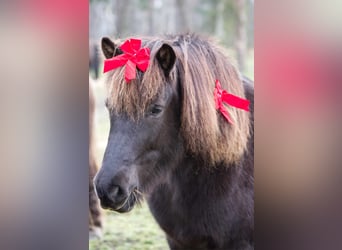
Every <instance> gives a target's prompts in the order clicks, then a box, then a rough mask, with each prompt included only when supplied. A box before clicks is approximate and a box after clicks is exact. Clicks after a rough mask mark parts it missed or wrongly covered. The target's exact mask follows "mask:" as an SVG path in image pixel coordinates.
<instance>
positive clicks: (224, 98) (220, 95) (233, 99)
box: [214, 80, 249, 124]
mask: <svg viewBox="0 0 342 250" xmlns="http://www.w3.org/2000/svg"><path fill="white" fill-rule="evenodd" d="M214 98H215V104H216V109H217V110H220V112H221V114H222V115H223V116H224V118H226V120H227V121H228V122H229V123H231V124H233V121H232V120H231V119H230V116H229V113H228V110H227V109H226V108H225V107H224V105H223V102H225V103H227V104H228V105H230V106H232V107H235V108H239V109H243V110H246V111H249V101H248V100H246V99H243V98H240V97H238V96H235V95H232V94H229V93H228V92H227V91H225V90H224V89H222V88H221V84H220V82H219V80H216V86H215V90H214Z"/></svg>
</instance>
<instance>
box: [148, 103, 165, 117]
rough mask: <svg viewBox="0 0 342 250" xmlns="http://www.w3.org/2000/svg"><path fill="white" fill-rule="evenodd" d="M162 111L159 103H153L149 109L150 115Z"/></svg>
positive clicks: (155, 114)
mask: <svg viewBox="0 0 342 250" xmlns="http://www.w3.org/2000/svg"><path fill="white" fill-rule="evenodd" d="M162 111H163V107H161V106H159V105H153V106H152V107H151V109H150V112H149V113H150V115H152V116H157V115H159V114H160V113H161V112H162Z"/></svg>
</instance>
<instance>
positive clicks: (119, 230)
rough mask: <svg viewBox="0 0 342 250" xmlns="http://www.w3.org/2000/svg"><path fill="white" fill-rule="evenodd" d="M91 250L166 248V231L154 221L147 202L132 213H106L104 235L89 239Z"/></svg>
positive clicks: (148, 249)
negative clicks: (97, 238)
mask: <svg viewBox="0 0 342 250" xmlns="http://www.w3.org/2000/svg"><path fill="white" fill-rule="evenodd" d="M89 249H90V250H105V249H106V250H107V249H115V250H128V249H129V250H150V249H151V250H152V249H153V250H165V249H168V246H167V243H166V240H165V236H164V233H163V232H162V230H161V229H160V228H159V226H158V225H157V223H156V222H155V221H154V219H153V217H152V215H151V213H150V211H149V209H148V207H147V205H146V203H143V204H142V206H141V207H135V208H134V209H133V210H132V211H131V212H130V213H127V214H118V213H115V212H110V211H108V212H106V213H105V225H104V235H103V239H101V240H91V241H89Z"/></svg>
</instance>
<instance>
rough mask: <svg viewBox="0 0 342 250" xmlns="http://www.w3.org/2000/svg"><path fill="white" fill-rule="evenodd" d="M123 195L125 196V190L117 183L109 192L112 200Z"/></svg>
mask: <svg viewBox="0 0 342 250" xmlns="http://www.w3.org/2000/svg"><path fill="white" fill-rule="evenodd" d="M122 196H125V192H124V190H123V189H122V188H121V187H120V186H117V185H115V186H113V187H112V189H111V191H110V192H109V197H110V198H111V199H112V200H116V199H120V198H121V197H122Z"/></svg>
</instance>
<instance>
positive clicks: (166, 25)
mask: <svg viewBox="0 0 342 250" xmlns="http://www.w3.org/2000/svg"><path fill="white" fill-rule="evenodd" d="M253 28H254V0H90V6H89V44H90V45H94V44H97V45H99V43H100V39H101V38H102V37H104V36H108V37H111V38H113V39H117V38H125V37H130V36H138V37H139V36H142V35H160V34H170V33H181V32H196V33H201V34H205V35H209V36H211V37H214V38H216V39H218V40H219V42H220V43H221V45H223V46H224V47H226V48H227V49H228V53H229V54H230V55H231V57H233V58H235V59H236V61H237V63H238V66H239V69H240V71H241V72H242V73H243V74H244V75H246V76H248V77H249V78H251V79H254V29H253ZM96 53H98V54H102V53H101V51H100V50H97V52H96ZM101 64H102V62H101V60H100V62H98V63H97V64H96V65H97V67H98V68H100V71H101ZM90 73H91V75H92V76H93V77H94V74H93V73H94V72H90ZM96 78H97V80H95V81H94V82H95V84H94V89H95V96H96V121H95V122H96V135H97V158H98V161H99V162H100V161H101V160H102V158H103V153H104V150H105V147H106V144H107V137H108V132H109V118H108V112H107V110H106V108H105V105H104V99H105V95H106V93H105V86H104V83H103V75H102V73H99V75H98V77H96ZM100 165H101V164H100ZM89 249H90V250H105V249H106V250H107V249H115V250H144V249H145V250H149V249H151V250H165V249H168V246H167V243H166V239H165V235H164V233H163V231H162V230H161V229H160V228H159V226H158V224H157V223H156V222H155V220H154V218H153V217H152V215H151V213H150V212H149V209H148V206H147V204H146V203H145V202H143V204H142V206H141V207H136V208H134V209H133V211H131V212H130V213H127V214H118V213H115V212H111V211H104V229H103V237H102V239H93V240H91V241H90V242H89Z"/></svg>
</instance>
